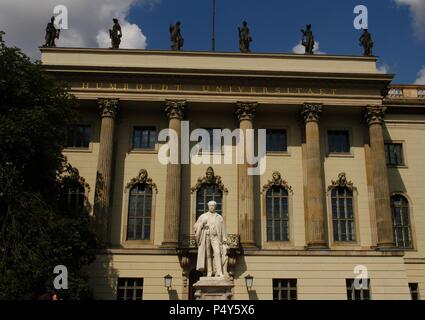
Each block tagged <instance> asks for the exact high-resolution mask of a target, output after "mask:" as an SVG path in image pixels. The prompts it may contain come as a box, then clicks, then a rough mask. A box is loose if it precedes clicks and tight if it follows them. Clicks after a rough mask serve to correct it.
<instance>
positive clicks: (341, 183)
mask: <svg viewBox="0 0 425 320" xmlns="http://www.w3.org/2000/svg"><path fill="white" fill-rule="evenodd" d="M335 188H347V189H348V190H350V191H353V190H354V185H353V182H352V181H349V180H347V176H346V174H345V172H341V173H340V174H338V179H337V180H332V182H331V185H330V186H328V192H329V191H331V190H332V189H335Z"/></svg>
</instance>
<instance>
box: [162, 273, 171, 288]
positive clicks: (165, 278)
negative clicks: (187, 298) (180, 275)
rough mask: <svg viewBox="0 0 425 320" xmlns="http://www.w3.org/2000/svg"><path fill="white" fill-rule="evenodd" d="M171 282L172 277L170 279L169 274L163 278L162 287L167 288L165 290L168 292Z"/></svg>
mask: <svg viewBox="0 0 425 320" xmlns="http://www.w3.org/2000/svg"><path fill="white" fill-rule="evenodd" d="M172 282H173V277H172V276H170V275H169V274H167V275H166V276H165V277H164V287H166V288H167V290H170V289H171V284H172Z"/></svg>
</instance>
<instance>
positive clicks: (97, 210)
mask: <svg viewBox="0 0 425 320" xmlns="http://www.w3.org/2000/svg"><path fill="white" fill-rule="evenodd" d="M118 101H119V100H118V99H99V101H98V103H99V109H100V112H101V117H102V121H101V128H100V143H99V157H98V162H97V176H96V190H95V206H94V216H95V218H96V226H97V232H98V236H99V238H100V240H101V241H102V242H108V241H109V238H110V234H109V231H110V207H111V199H112V194H111V185H112V165H113V150H114V129H115V118H116V115H117V112H118Z"/></svg>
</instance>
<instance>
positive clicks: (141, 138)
mask: <svg viewBox="0 0 425 320" xmlns="http://www.w3.org/2000/svg"><path fill="white" fill-rule="evenodd" d="M155 144H156V128H155V127H135V128H134V130H133V149H148V150H152V149H155Z"/></svg>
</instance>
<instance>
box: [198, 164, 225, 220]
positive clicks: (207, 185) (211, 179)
mask: <svg viewBox="0 0 425 320" xmlns="http://www.w3.org/2000/svg"><path fill="white" fill-rule="evenodd" d="M192 192H196V210H195V215H196V219H198V218H199V217H200V216H201V215H202V214H204V213H205V212H207V211H208V202H210V201H215V202H216V203H217V206H216V212H217V213H219V214H221V215H222V214H223V194H224V193H227V189H226V188H225V187H224V185H223V183H222V182H221V177H220V176H216V175H215V174H214V170H213V168H212V167H209V168H208V169H207V171H206V173H205V176H204V177H202V178H199V179H198V181H197V183H196V186H195V187H193V188H192Z"/></svg>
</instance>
